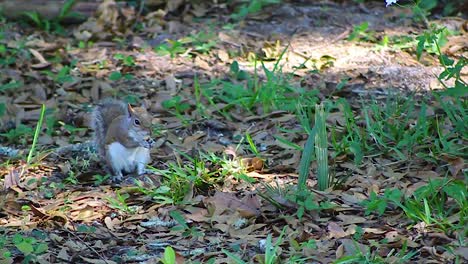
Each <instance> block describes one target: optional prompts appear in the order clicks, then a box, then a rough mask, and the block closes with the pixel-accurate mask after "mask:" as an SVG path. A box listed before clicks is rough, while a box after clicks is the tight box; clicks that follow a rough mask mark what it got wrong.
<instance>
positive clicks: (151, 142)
mask: <svg viewBox="0 0 468 264" xmlns="http://www.w3.org/2000/svg"><path fill="white" fill-rule="evenodd" d="M155 144H156V142H155V141H154V140H153V139H152V138H147V139H145V140H144V141H143V142H142V147H144V148H147V149H150V148H152V147H154V145H155Z"/></svg>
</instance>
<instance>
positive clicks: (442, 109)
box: [0, 1, 468, 263]
mask: <svg viewBox="0 0 468 264" xmlns="http://www.w3.org/2000/svg"><path fill="white" fill-rule="evenodd" d="M111 2H112V1H107V2H106V3H107V4H104V5H103V6H101V9H100V13H99V14H98V15H96V17H94V18H89V19H88V20H87V21H86V22H84V23H82V24H80V25H75V26H67V27H64V28H63V27H61V26H59V24H57V23H53V22H54V21H51V22H50V23H49V22H47V23H49V26H50V29H49V31H48V32H47V30H44V29H45V27H44V26H45V25H46V22H45V21H39V22H40V23H36V27H33V26H31V25H27V24H25V23H24V21H16V22H13V21H7V20H6V19H1V20H0V26H1V29H0V55H1V57H0V125H1V126H0V129H1V130H0V132H1V133H0V140H1V141H0V147H1V150H0V159H1V162H2V163H1V164H0V183H3V185H4V187H5V188H4V190H3V191H2V192H1V193H0V194H1V195H0V234H1V235H0V253H2V254H0V263H19V262H20V261H25V262H28V261H32V262H39V263H159V262H158V261H159V260H160V258H166V262H165V263H173V262H171V261H170V255H171V254H170V253H169V250H167V248H168V247H169V246H170V247H171V248H173V249H174V250H175V252H176V260H175V261H176V262H177V263H184V262H185V263H244V262H245V263H408V262H411V263H462V262H466V261H468V245H467V242H468V241H467V239H466V234H467V232H468V229H467V224H466V222H467V215H468V202H467V199H466V197H467V195H468V190H467V187H466V183H467V180H468V178H467V170H466V168H467V166H466V164H465V158H466V157H467V156H468V155H467V151H466V146H467V130H466V128H467V124H468V122H467V115H466V106H467V104H466V97H461V98H457V97H452V96H448V95H444V94H443V93H438V92H439V91H442V88H443V87H442V85H441V83H440V82H439V80H438V78H437V77H438V75H439V74H440V73H441V72H442V71H443V70H444V67H443V66H441V65H440V63H439V59H438V57H437V56H435V54H436V53H437V52H436V50H435V48H434V45H432V46H431V45H426V46H425V49H424V51H425V52H424V53H423V54H422V56H421V58H420V59H418V58H417V49H416V47H417V42H418V40H417V39H416V37H417V36H419V35H421V34H423V32H424V30H425V29H426V27H425V24H424V23H423V22H416V21H415V19H414V18H413V17H412V13H411V12H408V11H407V10H405V9H402V8H397V7H388V8H385V4H384V1H382V3H376V2H373V3H369V4H354V3H347V4H339V3H334V2H329V1H325V2H320V1H314V3H290V2H288V3H282V4H278V5H272V6H266V7H264V8H263V9H262V10H261V11H260V12H257V13H254V14H248V16H247V17H242V16H241V12H235V11H233V10H231V7H230V6H226V5H222V4H219V5H214V4H203V1H201V2H202V4H199V5H197V4H191V5H189V4H187V5H183V6H180V5H179V6H177V4H174V5H175V6H168V7H165V8H163V9H161V10H159V11H155V12H152V13H148V14H147V13H144V16H141V17H139V16H138V15H139V14H138V12H137V11H134V10H133V9H131V8H124V9H123V10H121V12H120V13H119V12H118V11H117V8H116V6H115V5H112V4H110V3H111ZM175 2H177V3H178V2H181V3H182V2H183V1H174V3H175ZM206 2H207V1H206ZM350 2H351V1H350ZM429 22H430V23H436V24H438V25H440V26H446V27H447V28H448V31H443V32H441V33H439V35H438V36H439V37H440V39H441V45H442V50H441V51H442V53H444V54H447V56H449V57H450V58H452V59H455V60H459V59H460V58H461V57H462V56H464V58H465V60H466V58H467V57H468V56H467V52H468V49H467V47H468V43H467V39H468V38H467V33H466V32H467V31H466V30H467V21H466V20H463V19H461V18H458V17H449V18H447V17H443V18H440V19H430V21H429ZM39 24H42V27H43V28H42V29H41V28H38V27H37V26H38V25H39ZM442 42H443V43H442ZM466 74H467V72H466V69H465V68H463V70H462V72H461V78H462V79H465V80H466ZM446 84H447V85H449V86H453V81H452V82H451V81H450V80H448V81H447V82H446ZM434 91H435V92H434ZM106 97H114V98H119V99H122V100H125V101H128V102H130V103H132V104H134V105H138V104H141V103H144V104H145V105H146V106H148V107H149V110H150V112H151V113H152V114H153V116H154V120H153V121H154V125H155V130H154V132H155V137H156V140H157V146H156V147H155V148H153V149H152V152H151V156H152V162H151V164H150V165H151V168H152V171H153V173H149V174H147V175H144V176H141V177H135V178H129V179H132V181H130V180H127V181H125V182H124V183H122V184H110V182H109V180H108V177H106V176H105V172H104V171H103V169H102V166H101V163H100V162H99V157H98V156H97V154H96V153H95V152H94V151H93V149H92V147H90V144H89V141H90V139H91V138H92V131H91V129H89V128H88V123H89V120H90V112H91V110H92V107H93V105H94V104H95V103H97V102H99V100H101V99H103V98H106ZM319 103H322V104H323V105H324V106H325V109H326V112H327V119H326V124H327V132H328V162H329V163H328V164H329V167H328V168H329V172H330V176H331V182H330V188H328V189H327V190H325V191H317V168H318V166H319V164H318V163H317V161H316V160H315V154H313V155H312V156H313V157H311V159H312V162H311V163H310V165H309V164H305V165H303V166H305V168H306V169H307V172H308V173H309V178H308V180H307V182H306V184H307V186H308V188H307V190H306V191H303V192H299V189H300V188H299V187H298V175H299V171H300V164H301V157H302V158H303V157H304V156H305V155H308V154H307V153H309V154H310V152H308V151H306V149H304V146H305V143H306V141H307V139H308V133H309V132H310V128H312V127H313V126H314V116H315V105H316V104H319ZM42 104H44V105H45V109H46V110H45V116H44V121H43V125H42V127H41V130H39V133H38V138H37V146H36V147H32V142H33V137H34V135H35V127H36V124H37V123H38V120H39V117H40V116H41V105H42ZM17 150H18V151H17ZM30 153H31V156H30V158H28V159H27V158H26V157H27V156H28V154H30ZM304 153H306V154H305V155H303V154H304ZM303 159H304V158H303ZM304 160H305V159H304ZM303 163H305V162H303ZM165 250H166V253H165V254H164V252H165ZM174 263H175V262H174Z"/></svg>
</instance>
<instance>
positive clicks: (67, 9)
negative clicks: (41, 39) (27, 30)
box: [23, 0, 79, 35]
mask: <svg viewBox="0 0 468 264" xmlns="http://www.w3.org/2000/svg"><path fill="white" fill-rule="evenodd" d="M75 3H76V1H75V0H66V1H65V2H64V3H63V5H62V8H61V9H60V13H59V15H58V16H57V17H56V18H53V19H47V18H44V17H42V16H41V15H40V14H39V13H38V12H35V11H28V12H24V13H23V14H24V16H25V17H26V18H27V19H29V21H30V22H31V23H32V24H34V25H35V26H36V27H37V28H40V29H42V30H44V31H46V32H48V33H50V32H55V33H57V34H60V35H65V34H66V31H65V29H64V28H63V27H62V25H61V22H62V21H63V19H64V18H66V17H79V14H77V13H74V12H71V9H72V7H73V5H74V4H75Z"/></svg>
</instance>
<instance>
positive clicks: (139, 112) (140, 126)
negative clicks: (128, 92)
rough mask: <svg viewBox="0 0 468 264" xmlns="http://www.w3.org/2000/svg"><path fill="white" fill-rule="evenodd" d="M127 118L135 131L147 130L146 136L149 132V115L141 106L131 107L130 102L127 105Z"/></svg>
mask: <svg viewBox="0 0 468 264" xmlns="http://www.w3.org/2000/svg"><path fill="white" fill-rule="evenodd" d="M127 109H128V119H129V120H130V126H131V127H132V128H133V130H135V131H147V132H149V134H148V136H149V135H150V134H151V124H152V122H151V120H152V118H151V115H150V114H149V113H148V111H146V109H145V108H143V107H135V108H133V107H132V106H131V105H130V104H128V105H127Z"/></svg>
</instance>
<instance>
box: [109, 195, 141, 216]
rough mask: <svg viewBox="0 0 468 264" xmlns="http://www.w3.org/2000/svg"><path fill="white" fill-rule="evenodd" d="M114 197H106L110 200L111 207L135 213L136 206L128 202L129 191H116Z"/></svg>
mask: <svg viewBox="0 0 468 264" xmlns="http://www.w3.org/2000/svg"><path fill="white" fill-rule="evenodd" d="M115 196H116V197H115V198H114V197H106V200H107V201H108V202H109V206H110V207H111V208H114V209H117V210H119V211H122V212H124V213H128V214H133V213H135V211H136V210H135V207H133V206H129V205H128V203H127V199H128V198H129V197H130V195H129V194H128V193H123V194H121V193H120V191H116V192H115Z"/></svg>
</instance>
